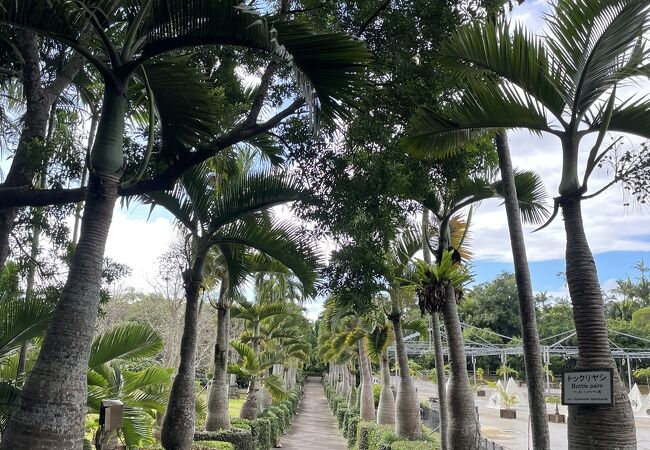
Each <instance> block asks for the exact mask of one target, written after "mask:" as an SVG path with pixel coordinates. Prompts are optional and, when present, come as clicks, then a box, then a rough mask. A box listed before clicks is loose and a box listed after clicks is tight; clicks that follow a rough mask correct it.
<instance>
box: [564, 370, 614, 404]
mask: <svg viewBox="0 0 650 450" xmlns="http://www.w3.org/2000/svg"><path fill="white" fill-rule="evenodd" d="M613 391H614V371H613V370H612V369H610V368H606V369H590V370H566V371H565V372H564V373H563V374H562V404H563V405H613V404H614V395H613Z"/></svg>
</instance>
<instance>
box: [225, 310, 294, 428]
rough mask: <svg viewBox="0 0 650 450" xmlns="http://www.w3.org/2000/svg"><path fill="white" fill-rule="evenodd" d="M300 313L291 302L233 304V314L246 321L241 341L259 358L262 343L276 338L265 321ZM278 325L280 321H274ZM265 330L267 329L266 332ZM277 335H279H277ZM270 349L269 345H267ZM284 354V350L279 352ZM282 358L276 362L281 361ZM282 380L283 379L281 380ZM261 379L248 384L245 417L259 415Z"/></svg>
mask: <svg viewBox="0 0 650 450" xmlns="http://www.w3.org/2000/svg"><path fill="white" fill-rule="evenodd" d="M299 313H300V309H299V308H298V307H296V306H295V305H293V304H291V303H280V302H271V303H249V302H247V301H245V300H242V301H240V302H239V304H238V305H235V306H233V311H232V316H233V317H234V318H237V319H241V320H243V321H244V322H245V324H244V332H243V333H242V336H241V338H240V341H241V342H242V343H244V344H247V345H248V344H250V347H251V348H252V349H253V352H254V354H255V357H256V358H259V357H260V355H261V353H262V344H263V343H268V341H269V340H271V339H274V337H273V334H269V333H268V331H269V330H268V329H267V330H263V329H262V328H263V324H264V322H267V324H266V325H269V323H268V322H269V319H271V318H274V317H279V316H293V317H295V316H296V315H297V314H299ZM274 324H275V325H276V326H277V325H278V324H279V322H274ZM263 331H267V332H266V333H264V332H263ZM276 337H277V335H276ZM265 347H267V348H266V350H268V345H265ZM278 354H282V352H278ZM281 360H282V358H281V359H280V360H277V361H275V362H274V364H277V363H280V361H281ZM280 381H281V380H280ZM260 389H261V386H260V379H259V378H258V377H253V378H251V380H250V382H249V385H248V392H247V394H246V400H245V401H244V404H243V405H242V409H241V413H240V416H241V417H242V418H244V419H254V418H255V417H257V412H258V410H259V409H260V405H259V402H258V400H259V394H260Z"/></svg>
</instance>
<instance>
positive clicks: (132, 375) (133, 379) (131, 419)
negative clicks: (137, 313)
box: [87, 323, 172, 447]
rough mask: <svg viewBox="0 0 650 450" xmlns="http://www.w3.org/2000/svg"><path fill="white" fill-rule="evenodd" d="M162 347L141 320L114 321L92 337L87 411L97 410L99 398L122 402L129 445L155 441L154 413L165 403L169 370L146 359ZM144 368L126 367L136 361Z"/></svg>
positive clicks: (157, 338) (161, 341)
mask: <svg viewBox="0 0 650 450" xmlns="http://www.w3.org/2000/svg"><path fill="white" fill-rule="evenodd" d="M162 347H163V340H162V338H161V337H160V335H159V334H158V333H156V331H155V330H153V329H152V328H151V327H150V326H148V325H145V324H140V323H125V324H122V325H117V326H116V327H114V328H111V329H110V330H107V331H105V332H104V333H102V334H100V335H98V336H96V337H95V339H94V340H93V346H92V350H91V353H90V360H89V365H88V400H87V403H88V411H89V413H90V414H99V409H100V406H101V402H102V400H106V399H109V398H110V399H117V400H121V401H122V402H123V403H124V422H123V427H122V429H121V430H120V433H121V435H122V437H123V438H124V442H125V443H126V445H127V446H128V447H132V446H137V447H141V446H144V445H150V444H153V443H154V438H153V435H152V430H153V428H154V422H155V417H156V415H157V414H162V413H164V411H165V407H166V405H167V396H168V390H169V386H170V385H171V376H172V372H171V370H170V369H166V368H163V367H160V366H159V365H157V364H155V363H154V364H152V363H150V362H149V363H147V360H148V359H149V358H151V357H154V356H156V355H157V354H158V353H160V351H161V350H162ZM143 362H145V366H146V367H144V368H141V369H140V370H129V369H128V368H127V367H128V366H133V365H134V364H136V363H138V365H140V366H142V363H143Z"/></svg>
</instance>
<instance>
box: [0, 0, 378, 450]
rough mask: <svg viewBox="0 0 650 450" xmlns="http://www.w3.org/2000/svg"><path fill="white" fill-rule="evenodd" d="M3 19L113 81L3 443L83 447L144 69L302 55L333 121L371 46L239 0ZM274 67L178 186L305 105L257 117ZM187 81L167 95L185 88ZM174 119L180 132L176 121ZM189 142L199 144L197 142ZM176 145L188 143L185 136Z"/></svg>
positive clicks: (95, 6) (27, 13)
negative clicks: (128, 134) (108, 255)
mask: <svg viewBox="0 0 650 450" xmlns="http://www.w3.org/2000/svg"><path fill="white" fill-rule="evenodd" d="M0 22H2V23H5V24H8V25H10V26H14V27H19V28H25V29H28V30H31V31H34V32H36V33H38V34H41V35H45V36H48V37H50V38H52V39H54V40H56V41H58V42H61V43H63V44H66V45H68V46H69V47H71V48H72V49H74V50H76V51H77V52H78V53H80V54H81V55H83V56H84V58H85V59H86V61H88V62H89V63H90V64H91V65H93V66H94V68H95V69H96V70H97V71H98V72H99V73H100V74H101V76H102V78H103V82H104V100H103V105H102V112H101V116H100V121H99V124H98V127H97V134H96V138H95V142H94V145H93V148H92V151H91V152H90V155H89V158H88V163H89V183H88V188H87V189H86V191H85V192H86V194H85V209H84V214H83V221H82V227H81V233H80V238H79V243H78V245H77V248H76V251H75V254H74V258H73V260H72V262H71V265H70V270H69V274H68V281H67V283H66V285H65V287H64V289H63V291H62V294H61V297H60V299H59V301H58V302H57V305H56V312H55V317H56V320H54V321H53V322H52V324H51V326H50V327H49V329H48V332H47V334H46V338H45V341H44V345H43V348H42V351H41V355H40V356H39V359H38V361H37V363H36V366H35V367H34V369H33V370H32V373H31V376H30V377H29V379H28V380H27V383H26V385H25V388H24V390H23V393H22V395H21V401H20V407H19V408H18V410H16V411H15V413H14V414H13V415H12V418H11V420H10V423H9V425H8V427H7V430H6V432H5V434H4V435H3V439H2V443H1V444H0V448H2V449H12V450H13V449H32V448H39V447H56V448H60V449H67V448H78V447H79V446H80V445H81V442H82V439H83V418H84V412H85V392H86V384H87V380H86V377H85V370H84V368H85V366H86V363H87V360H88V356H89V352H90V346H91V343H92V336H93V329H94V325H95V320H96V314H97V305H98V301H99V288H100V278H101V264H102V256H103V254H104V247H105V244H106V239H107V236H108V230H109V228H110V223H111V219H112V214H113V210H114V206H115V201H116V198H117V195H118V190H119V189H120V181H121V180H120V177H121V173H122V168H123V165H124V157H123V149H122V148H123V146H122V141H123V134H124V118H125V115H126V114H125V113H126V108H127V98H126V94H127V92H128V88H129V82H130V80H131V78H132V77H133V76H134V74H136V73H137V77H138V78H139V79H140V80H141V81H142V82H143V84H144V85H146V84H147V82H146V75H145V74H146V70H145V71H144V72H143V71H142V67H143V66H144V65H146V63H147V62H151V61H152V60H153V59H156V64H149V67H154V66H156V65H158V64H160V65H161V66H162V65H164V64H162V63H163V62H164V55H165V54H168V53H169V52H172V51H174V50H178V49H181V48H186V47H189V46H197V45H239V46H243V47H247V48H252V49H257V50H260V51H262V52H265V53H266V54H274V55H278V56H280V57H286V58H287V59H290V60H291V64H293V66H294V67H295V68H296V70H298V71H300V73H301V75H300V76H299V77H298V78H299V80H300V85H301V87H302V88H304V95H305V97H306V98H307V100H308V101H309V100H312V104H313V105H319V106H320V109H321V111H322V112H323V115H324V117H325V118H328V117H329V118H331V117H332V116H333V115H336V114H337V111H341V112H342V111H344V108H343V107H342V105H341V104H339V103H338V102H339V101H343V102H349V101H350V100H352V99H353V97H354V96H355V95H356V92H357V87H358V84H357V82H356V81H355V80H358V79H359V78H358V75H359V74H360V71H361V70H362V65H363V62H364V61H365V60H366V53H365V51H363V50H362V46H361V44H360V43H356V42H354V41H352V40H350V39H348V38H346V37H343V36H341V35H337V34H314V33H311V32H310V31H309V30H308V29H306V28H305V27H303V26H301V25H297V24H295V23H290V22H284V21H277V22H273V25H269V21H268V20H267V19H266V18H263V17H259V16H256V15H254V14H252V13H250V12H249V11H247V8H246V7H242V6H239V5H238V2H237V1H232V0H220V1H213V0H192V1H190V2H185V1H184V2H171V3H170V2H168V1H163V0H152V1H146V2H132V1H127V0H82V1H78V2H70V1H67V0H54V1H52V0H21V1H20V2H16V1H14V0H2V1H0ZM87 34H89V35H90V36H89V38H88V41H90V44H89V45H83V44H82V43H81V40H80V37H81V36H86V35H87ZM273 72H274V70H267V74H266V77H265V79H263V80H262V81H263V82H262V85H261V86H260V88H259V89H258V94H259V95H257V96H256V98H255V100H254V101H253V102H252V103H253V107H252V109H251V112H250V114H249V115H248V117H246V118H245V120H243V121H241V122H240V123H239V125H238V126H237V127H236V129H233V130H230V132H227V133H225V134H224V135H222V136H220V137H219V138H217V139H216V140H214V141H213V142H212V143H211V145H208V146H206V147H202V151H195V152H189V151H188V152H183V151H181V152H179V153H177V154H174V155H170V156H173V157H172V158H170V160H176V161H177V163H176V165H174V166H170V172H169V173H168V175H169V177H168V178H169V179H168V180H167V182H173V180H174V179H175V178H176V177H177V176H178V175H179V174H180V173H182V172H183V171H185V170H186V169H188V168H189V167H191V166H192V165H194V164H195V163H197V162H200V161H202V160H205V159H207V158H208V157H210V156H212V155H214V154H215V153H216V152H217V151H220V150H222V149H224V148H228V147H230V146H231V145H233V144H235V143H237V142H239V141H241V140H243V139H248V138H250V137H252V136H254V135H257V134H259V132H260V131H266V130H268V129H270V128H272V127H273V126H275V125H277V123H279V122H280V121H281V120H282V119H283V118H284V117H286V115H288V114H291V113H292V112H293V111H295V110H296V109H297V108H298V107H300V105H302V104H303V102H302V101H297V102H294V104H293V105H292V106H290V108H289V110H284V111H282V112H281V113H280V114H278V115H276V116H275V117H274V118H273V119H272V120H271V121H270V122H265V125H264V124H263V125H261V126H260V125H258V124H257V120H258V115H259V112H260V109H261V107H262V104H263V100H264V97H265V95H266V91H267V87H268V83H269V82H270V79H271V77H272V75H273ZM172 75H173V73H172ZM179 87H180V86H177V88H176V89H168V90H167V92H172V93H173V92H180V91H182V89H179ZM312 88H313V90H312ZM314 91H315V95H314ZM150 104H153V101H151V102H150ZM176 113H177V114H182V113H185V114H189V115H193V114H197V111H196V110H195V109H194V108H187V109H185V108H177V109H176ZM151 115H153V112H152V113H151ZM200 121H201V119H199V122H200ZM168 125H169V126H170V129H171V131H172V132H173V131H174V127H176V124H174V123H173V122H172V123H168ZM195 125H196V122H195ZM176 131H180V128H179V127H177V128H176ZM185 131H187V130H185ZM190 131H192V130H190ZM193 131H194V132H196V131H197V129H196V128H194V130H193ZM187 134H190V135H191V134H192V133H186V137H187ZM194 137H196V133H194ZM190 141H191V139H190ZM180 143H181V144H182V143H185V144H188V147H192V146H193V145H194V144H193V143H189V142H188V140H181V141H180ZM174 144H175V145H174V147H175V148H178V144H179V142H178V141H176V142H174ZM176 157H178V158H176ZM143 167H145V168H146V158H145V163H144V164H143ZM129 184H138V183H129ZM144 184H145V185H146V183H144ZM128 187H133V186H128ZM158 188H160V186H159V187H158ZM141 192H142V191H141ZM46 385H47V388H44V386H46Z"/></svg>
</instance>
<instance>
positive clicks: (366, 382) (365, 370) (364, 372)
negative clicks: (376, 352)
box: [359, 339, 375, 421]
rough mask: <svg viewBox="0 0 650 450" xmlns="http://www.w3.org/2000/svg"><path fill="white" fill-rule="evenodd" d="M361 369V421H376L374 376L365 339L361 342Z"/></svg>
mask: <svg viewBox="0 0 650 450" xmlns="http://www.w3.org/2000/svg"><path fill="white" fill-rule="evenodd" d="M359 368H360V370H361V388H360V390H361V396H360V399H359V414H360V415H361V420H370V421H374V420H375V399H374V396H373V394H372V375H371V374H370V364H369V363H368V356H366V349H365V347H364V343H363V339H361V340H360V341H359Z"/></svg>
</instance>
